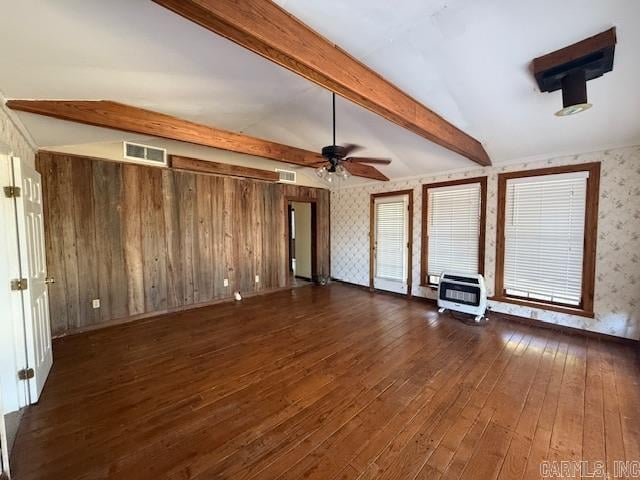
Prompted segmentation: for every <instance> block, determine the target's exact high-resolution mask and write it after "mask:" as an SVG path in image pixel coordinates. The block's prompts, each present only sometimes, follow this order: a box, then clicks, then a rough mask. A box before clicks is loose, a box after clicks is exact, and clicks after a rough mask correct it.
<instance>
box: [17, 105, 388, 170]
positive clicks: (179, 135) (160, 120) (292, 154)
mask: <svg viewBox="0 0 640 480" xmlns="http://www.w3.org/2000/svg"><path fill="white" fill-rule="evenodd" d="M7 107H9V108H11V109H12V110H18V111H21V112H27V113H35V114H38V115H45V116H48V117H53V118H58V119H60V120H67V121H71V122H76V123H82V124H85V125H93V126H96V127H104V128H112V129H114V130H121V131H124V132H131V133H140V134H144V135H152V136H154V137H161V138H167V139H169V140H177V141H179V142H188V143H193V144H195V145H202V146H205V147H213V148H219V149H221V150H228V151H230V152H236V153H244V154H246V155H254V156H256V157H262V158H268V159H270V160H277V161H279V162H284V163H291V164H293V165H300V166H303V167H310V168H316V167H317V166H318V165H319V164H322V163H324V162H325V160H324V158H322V155H320V153H316V152H311V151H309V150H304V149H302V148H297V147H291V146H289V145H283V144H281V143H275V142H270V141H268V140H263V139H261V138H256V137H251V136H249V135H243V134H240V133H234V132H230V131H228V130H221V129H219V128H214V127H209V126H207V125H201V124H199V123H194V122H189V121H187V120H183V119H181V118H177V117H173V116H171V115H166V114H164V113H158V112H154V111H151V110H145V109H142V108H138V107H133V106H131V105H125V104H123V103H117V102H111V101H108V100H8V101H7ZM359 172H361V173H353V172H352V173H353V175H357V176H360V177H365V178H370V179H373V180H381V179H384V180H388V179H387V177H385V176H384V175H383V174H382V173H380V171H379V170H378V169H376V168H374V167H369V168H367V169H359Z"/></svg>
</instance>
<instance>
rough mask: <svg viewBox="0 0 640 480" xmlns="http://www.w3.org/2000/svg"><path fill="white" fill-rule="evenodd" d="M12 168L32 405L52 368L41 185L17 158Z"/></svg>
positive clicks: (30, 401) (14, 159)
mask: <svg viewBox="0 0 640 480" xmlns="http://www.w3.org/2000/svg"><path fill="white" fill-rule="evenodd" d="M12 167H13V182H14V186H16V187H19V188H20V193H19V195H18V196H15V197H14V201H15V209H16V210H15V212H16V222H17V226H18V250H19V259H20V274H21V277H22V278H23V279H26V281H27V285H26V289H25V290H22V292H21V293H22V310H23V316H24V332H25V348H26V351H27V369H28V371H29V372H30V374H31V373H32V375H33V376H31V378H29V379H28V383H29V403H36V402H37V401H38V399H39V398H40V394H41V393H42V388H43V387H44V383H45V381H46V380H47V376H48V375H49V371H50V370H51V365H52V364H53V352H52V348H51V327H50V324H49V296H48V292H47V283H46V280H47V265H46V258H45V246H44V217H43V212H42V184H41V181H40V174H39V173H38V172H36V171H35V170H34V169H33V168H31V167H30V166H28V165H26V164H25V163H24V162H22V161H21V160H20V159H19V158H16V157H13V159H12ZM31 370H32V372H31Z"/></svg>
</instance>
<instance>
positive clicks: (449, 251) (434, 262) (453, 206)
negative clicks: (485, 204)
mask: <svg viewBox="0 0 640 480" xmlns="http://www.w3.org/2000/svg"><path fill="white" fill-rule="evenodd" d="M480 187H481V186H480V182H475V183H465V184H461V185H451V186H442V187H428V188H427V189H426V192H427V195H428V199H427V210H428V212H427V239H428V250H427V251H428V259H427V281H428V283H430V284H437V283H438V282H439V279H440V275H441V274H442V272H445V271H447V272H454V273H463V274H464V273H466V274H476V273H479V272H478V264H479V255H480V252H479V248H480V232H481V228H482V226H481V225H480V219H481V214H480V209H481V205H482V201H481V197H480V196H481V188H480Z"/></svg>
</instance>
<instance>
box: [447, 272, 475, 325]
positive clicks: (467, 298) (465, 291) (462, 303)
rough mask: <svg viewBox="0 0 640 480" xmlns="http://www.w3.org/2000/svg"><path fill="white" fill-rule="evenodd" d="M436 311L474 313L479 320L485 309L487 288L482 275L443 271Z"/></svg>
mask: <svg viewBox="0 0 640 480" xmlns="http://www.w3.org/2000/svg"><path fill="white" fill-rule="evenodd" d="M438 307H439V309H438V311H439V312H440V313H442V312H444V311H445V310H452V311H454V312H462V313H468V314H471V315H475V321H476V322H480V321H481V320H482V318H483V317H484V314H485V312H486V310H487V289H486V288H485V285H484V278H483V277H482V275H467V274H456V273H443V274H442V275H441V276H440V284H439V286H438Z"/></svg>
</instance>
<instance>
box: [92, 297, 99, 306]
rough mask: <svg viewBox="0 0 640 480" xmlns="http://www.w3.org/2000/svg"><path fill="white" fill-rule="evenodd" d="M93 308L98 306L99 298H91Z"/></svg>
mask: <svg viewBox="0 0 640 480" xmlns="http://www.w3.org/2000/svg"><path fill="white" fill-rule="evenodd" d="M93 308H100V299H99V298H94V299H93Z"/></svg>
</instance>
